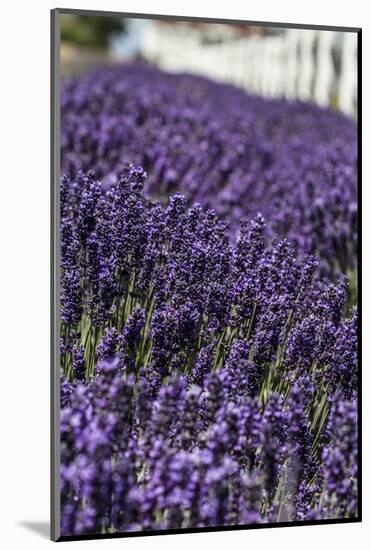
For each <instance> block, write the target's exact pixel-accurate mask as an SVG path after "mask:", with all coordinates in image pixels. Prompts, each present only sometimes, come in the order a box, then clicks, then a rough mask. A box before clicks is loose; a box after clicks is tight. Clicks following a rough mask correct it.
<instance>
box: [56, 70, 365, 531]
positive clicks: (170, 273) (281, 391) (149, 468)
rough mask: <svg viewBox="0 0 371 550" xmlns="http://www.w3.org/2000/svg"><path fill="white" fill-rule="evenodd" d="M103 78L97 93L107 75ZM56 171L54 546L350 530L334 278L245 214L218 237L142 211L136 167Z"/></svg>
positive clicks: (345, 353) (350, 432)
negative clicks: (178, 535)
mask: <svg viewBox="0 0 371 550" xmlns="http://www.w3.org/2000/svg"><path fill="white" fill-rule="evenodd" d="M129 72H130V71H129ZM130 74H131V73H130ZM138 74H143V73H142V72H140V71H139V72H138V70H137V69H135V70H134V69H133V72H132V74H131V76H130V78H133V79H134V78H137V76H138ZM156 75H157V72H155V73H154V80H155V81H156V79H157V78H158V81H159V83H158V86H159V90H162V89H163V88H164V90H165V91H166V90H167V89H168V87H167V86H168V84H167V82H168V79H170V77H166V78H164V83H162V80H161V78H160V76H158V77H156ZM101 78H102V81H101V80H100V79H99V78H98V79H97V81H96V86H97V90H98V89H99V85H100V86H101V87H102V88H101V89H102V90H103V91H104V89H105V88H104V86H105V82H106V81H105V79H107V82H112V72H111V71H107V72H104V73H102V74H101ZM174 78H175V77H174ZM177 78H178V77H177ZM179 78H180V77H179ZM187 78H188V77H187ZM187 78H185V80H184V81H183V86H185V87H186V89H187V86H186V85H187V82H188V80H187ZM82 82H85V81H84V80H83V81H82ZM118 82H120V81H118ZM118 82H117V83H118ZM175 82H182V79H181V78H180V80H177V79H175ZM192 82H193V81H192ZM99 83H100V84H99ZM117 83H116V84H117ZM202 83H203V81H201V80H200V86H201V90H202ZM91 84H92V85H93V84H94V83H91ZM106 85H108V84H106ZM113 85H114V86H115V81H114V82H113ZM208 85H209V84H208V83H206V84H205V86H208ZM81 86H82V84H81V83H80V84H79V85H76V84H70V91H71V90H74V94H75V96H73V101H74V102H79V105H80V108H81V109H84V108H86V109H87V110H88V111H89V110H91V111H92V113H98V118H97V120H100V119H99V116H100V115H99V113H101V107H102V103H103V104H104V105H105V109H108V108H109V100H108V99H107V98H104V99H103V96H104V93H103V92H102V96H99V97H101V99H102V100H101V101H98V100H97V101H96V102H95V101H91V98H90V103H89V105H85V104H84V94H83V93H82V89H81ZM192 89H193V88H192ZM119 90H120V87H118V88H116V92H115V93H113V95H112V98H111V101H112V104H111V108H112V111H113V113H115V114H114V116H119V115H118V113H117V110H116V108H117V102H118V96H117V95H116V94H118V93H119ZM145 90H146V87H144V90H143V97H142V95H141V93H139V97H141V98H142V99H141V101H144V99H143V98H145V97H147V98H148V101H149V102H151V101H152V102H153V101H154V100H155V98H156V95H155V96H154V98H152V99H151V100H150V99H149V96H148V95H146V94H147V93H148V92H146V91H145ZM228 90H229V88H226V89H225V92H223V93H226V94H227V91H228ZM165 91H164V93H165ZM96 93H98V92H96ZM125 93H126V87H125V84H122V89H121V92H120V94H121V95H120V97H121V98H122V102H123V103H125V101H126V100H127V101H128V98H126V95H125ZM168 93H170V90H169V91H168ZM193 93H195V92H194V91H193ZM159 94H160V92H159ZM236 94H237V92H236ZM72 95H73V94H72ZM186 95H187V94H185V92H184V96H186ZM237 96H238V94H237ZM93 97H94V95H93ZM180 97H182V95H181V96H180ZM192 97H193V96H192V94H191V98H192ZM125 98H126V99H125ZM183 99H184V101H186V98H185V97H184V98H183ZM64 101H65V102H66V101H67V100H66V99H65V100H64ZM71 101H72V100H71ZM136 101H137V100H136V98H135V96H134V97H133V98H132V102H133V103H132V107H131V109H129V111H130V112H132V113H138V110H137V109H138V106H137V104H136ZM157 101H158V110H159V114H158V117H159V118H161V112H162V110H161V109H162V107H161V106H162V102H161V101H160V100H159V99H158V98H157ZM190 101H191V99H190ZM254 101H255V100H254ZM256 102H257V104H259V101H258V100H256ZM106 103H107V104H106ZM170 104H171V103H168V105H170ZM152 108H153V105H152V106H151V109H152ZM295 108H299V106H296V107H295ZM300 108H302V109H303V112H304V115H305V113H306V109H305V108H304V107H300ZM64 109H67V111H68V105H66V104H64ZM174 110H175V112H176V110H177V109H176V108H174ZM190 110H191V112H192V101H191V107H190ZM170 111H172V109H171V108H170ZM71 112H72V111H71ZM141 112H142V111H141ZM304 115H303V116H304ZM70 116H71V117H72V114H70ZM123 116H124V115H123ZM138 116H139V115H138ZM173 116H175V114H174V115H173ZM328 116H330V115H328ZM142 117H143V120H144V121H145V120H146V111H145V109H144V110H143V112H142ZM88 118H89V117H88ZM305 118H306V116H304V119H305ZM89 120H90V119H89ZM102 120H103V119H102ZM190 120H192V117H191V116H190ZM82 121H83V118H82V119H81V124H82V127H83V122H82ZM89 124H90V122H89ZM99 124H101V122H99V123H98V126H99ZM143 124H144V122H143ZM171 124H172V123H170V122H167V123H166V125H169V127H171ZM190 124H191V122H190ZM342 124H344V125H345V126H346V127H347V123H345V121H342ZM263 126H264V124H263V123H262V128H261V129H260V130H261V132H263ZM227 128H228V125H226V131H227ZM147 129H148V128H147ZM200 131H201V130H200ZM317 131H318V129H316V130H315V133H316V132H317ZM100 132H101V128H99V131H98V135H101V133H100ZM145 132H146V130H144V134H145ZM277 132H278V134H279V133H280V130H279V129H278V130H277ZM65 135H66V134H65ZM190 135H192V132H190ZM107 136H108V137H107V139H108V141H109V140H110V139H111V137H112V136H111V134H110V131H109V130H108V129H107ZM110 136H111V137H110ZM80 137H81V136H80ZM85 137H86V139H87V140H89V139H91V135H90V133H89V131H87V134H86V136H85ZM79 139H80V138H79ZM159 139H160V138H159ZM129 141H130V140H129ZM80 143H82V142H80ZM134 143H135V140H134ZM134 143H132V146H133V147H134ZM258 143H260V142H259V141H258ZM86 147H87V150H88V149H89V147H90V145H89V147H88V145H86ZM259 147H260V145H259ZM89 150H90V149H89ZM115 151H118V148H116V149H115ZM80 152H81V151H80ZM106 153H107V151H103V152H102V153H101V155H102V158H103V157H106ZM251 154H252V156H254V154H253V153H251ZM301 154H302V153H301ZM88 156H89V155H88ZM88 156H87V160H86V162H88V160H89V162H90V161H91V160H92V159H91V157H89V159H88ZM81 158H83V156H82V157H81ZM96 158H97V157H96ZM65 162H66V163H67V162H68V161H67V157H66V158H65ZM93 164H94V163H93ZM114 165H116V161H115V162H113V165H112V169H113V167H114ZM104 169H106V168H104ZM72 172H73V171H72ZM72 172H71V173H70V176H63V177H62V179H61V183H60V186H61V256H62V257H61V268H62V273H61V317H62V324H61V368H62V378H61V532H62V535H82V534H89V533H92V534H98V533H113V532H128V531H143V530H155V529H156V530H158V529H159V530H162V529H179V528H200V527H212V526H226V525H246V524H256V523H267V522H269V523H271V522H277V521H281V522H282V521H294V520H308V519H334V518H344V517H349V518H354V517H357V499H358V496H357V489H358V484H357V333H358V330H357V329H358V318H357V310H356V308H353V309H352V310H351V311H350V312H349V311H348V309H349V308H348V303H347V293H348V288H347V280H346V279H345V278H344V277H338V278H337V279H336V280H335V281H334V280H329V279H326V278H325V277H319V273H318V261H317V260H316V259H315V257H313V256H312V255H307V256H305V257H298V255H297V254H296V247H295V245H294V244H292V243H291V242H290V241H289V240H286V239H285V238H284V239H281V240H278V239H274V240H273V241H272V239H271V233H270V229H269V228H267V223H266V221H265V219H264V217H263V215H262V214H260V213H258V214H256V215H255V216H254V217H252V218H251V219H250V220H245V221H242V222H241V224H240V226H239V228H238V229H236V231H235V232H234V233H235V234H236V237H235V238H234V237H232V236H231V235H232V234H234V233H231V228H230V224H229V223H228V221H227V220H226V219H225V218H224V217H223V216H222V217H220V216H219V215H218V214H217V213H216V212H215V210H213V209H211V208H209V207H208V206H205V205H202V204H201V203H197V202H195V203H193V205H191V206H189V204H188V201H189V197H186V196H185V195H183V194H180V193H175V194H173V195H172V196H170V198H169V200H168V201H167V203H166V204H163V202H158V201H156V200H155V199H154V198H153V193H152V191H151V192H148V189H147V182H148V186H149V188H151V186H152V185H153V181H154V180H153V179H152V180H151V178H150V177H149V178H148V179H146V172H145V171H144V169H143V168H141V167H138V166H133V165H129V166H126V167H125V168H124V169H123V170H122V171H121V173H120V174H119V175H118V177H117V178H114V181H113V183H112V185H109V186H106V185H105V184H104V183H102V184H101V183H100V182H99V180H98V178H97V176H96V174H95V173H94V172H93V171H91V170H90V171H88V172H87V173H84V172H77V173H76V174H75V175H73V174H72ZM150 197H152V198H150ZM239 215H240V217H241V216H242V213H240V214H239ZM231 223H232V224H233V223H234V222H233V221H232V222H231Z"/></svg>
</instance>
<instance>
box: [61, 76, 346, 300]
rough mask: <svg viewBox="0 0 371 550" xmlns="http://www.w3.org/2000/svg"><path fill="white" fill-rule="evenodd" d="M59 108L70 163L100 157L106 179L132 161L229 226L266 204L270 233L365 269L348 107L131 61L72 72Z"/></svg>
mask: <svg viewBox="0 0 371 550" xmlns="http://www.w3.org/2000/svg"><path fill="white" fill-rule="evenodd" d="M61 115H62V116H61V122H62V132H61V158H62V172H63V173H66V174H68V175H69V176H71V177H73V178H75V177H76V176H77V173H78V171H79V170H80V169H81V170H83V171H85V172H86V171H88V170H89V169H91V168H93V169H94V170H95V171H96V173H97V176H98V177H99V178H101V179H102V185H103V187H104V188H105V189H107V188H109V187H110V186H111V185H112V184H114V183H116V182H117V175H118V174H119V173H121V171H122V169H123V167H124V165H125V163H127V162H133V163H136V164H139V165H141V166H143V168H144V169H145V170H146V171H147V172H148V174H149V177H148V181H147V187H146V191H147V192H148V195H149V196H151V197H156V198H158V199H160V200H165V201H166V200H167V198H168V196H169V195H171V194H174V193H176V192H180V193H182V195H184V197H185V198H186V201H187V205H188V206H192V205H193V204H194V203H200V204H201V205H202V206H203V207H204V208H211V209H213V210H214V211H215V212H216V214H217V215H218V216H219V217H220V218H222V219H223V220H225V221H228V222H229V223H230V231H231V233H232V235H235V234H236V233H237V232H238V230H239V226H240V221H241V219H245V218H247V219H252V218H255V217H256V215H257V214H258V213H259V212H260V213H262V214H263V215H264V218H265V220H266V226H267V227H266V234H267V238H268V239H269V240H274V239H276V238H278V239H282V238H288V239H289V241H290V242H291V243H292V245H293V246H294V248H295V249H296V250H297V251H298V252H299V253H300V254H301V256H302V257H303V256H305V255H306V254H313V255H316V256H317V257H318V258H319V259H320V267H321V269H322V272H323V273H325V274H326V275H329V274H334V273H339V272H342V273H346V272H348V271H353V270H354V269H355V268H356V258H357V130H356V125H355V123H354V122H353V121H352V120H351V119H348V118H347V117H346V116H344V115H342V114H341V113H339V112H335V111H333V110H331V109H323V108H320V107H318V106H315V105H313V104H309V103H304V102H299V101H286V100H267V99H263V98H260V97H255V96H251V95H248V94H246V93H245V92H244V91H243V90H240V89H238V88H235V87H233V86H231V85H228V84H221V83H215V82H212V81H209V80H207V79H206V78H202V77H198V76H193V75H182V74H180V75H179V74H177V75H175V74H166V73H164V72H162V71H159V70H158V69H156V68H153V67H148V66H145V65H126V66H118V67H108V68H107V67H106V68H103V69H99V70H96V71H94V72H92V73H89V74H87V75H84V76H79V77H75V78H70V79H68V80H66V81H65V82H64V83H63V86H62V91H61ZM84 207H85V208H89V207H90V205H89V204H85V203H84ZM86 223H87V224H89V220H88V219H87V220H86ZM86 229H87V227H81V228H80V230H81V231H84V230H86ZM66 231H68V229H67V228H66ZM91 246H93V244H92V243H91ZM108 269H114V266H111V267H110V268H108ZM107 276H109V274H108V273H107ZM71 277H72V278H74V277H75V274H74V273H71ZM75 283H76V279H75ZM72 292H73V291H72ZM71 299H73V294H72V295H71Z"/></svg>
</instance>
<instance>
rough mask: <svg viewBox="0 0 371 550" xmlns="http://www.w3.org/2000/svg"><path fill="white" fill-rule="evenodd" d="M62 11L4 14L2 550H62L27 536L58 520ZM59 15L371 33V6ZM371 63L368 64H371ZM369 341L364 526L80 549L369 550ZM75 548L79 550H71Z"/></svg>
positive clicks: (95, 5)
mask: <svg viewBox="0 0 371 550" xmlns="http://www.w3.org/2000/svg"><path fill="white" fill-rule="evenodd" d="M55 5H56V2H55V1H49V0H45V1H42V0H39V1H38V2H29V1H26V0H18V2H10V1H7V2H4V3H3V4H2V6H1V17H2V29H1V33H0V40H1V44H0V52H1V56H2V61H1V67H2V75H1V76H2V82H1V101H0V109H1V112H0V120H1V126H0V132H1V153H2V156H1V164H0V177H1V199H0V238H1V248H0V250H1V258H0V260H1V270H0V277H1V284H0V292H1V296H0V307H1V315H0V322H1V327H0V328H1V330H0V334H1V336H2V338H1V346H0V353H1V364H0V369H1V375H0V407H1V410H0V421H1V431H0V435H1V439H0V444H1V453H0V460H1V465H0V466H1V467H0V475H1V485H0V506H1V510H0V520H1V544H2V547H3V548H5V549H6V550H13V549H19V548H27V549H30V550H33V549H38V550H39V549H40V548H45V547H46V546H47V545H49V546H51V545H52V544H53V543H51V542H49V541H48V540H47V539H46V538H43V537H41V536H40V535H39V534H37V533H35V532H34V531H32V530H30V529H28V528H26V527H24V525H23V524H24V523H25V522H41V523H45V522H47V521H48V518H49V501H48V499H49V9H50V8H53V7H55ZM57 5H58V6H59V7H63V6H64V7H69V8H71V7H78V8H84V9H88V8H90V9H102V8H104V9H106V10H109V9H111V10H122V9H125V10H127V11H133V12H145V11H147V12H149V13H150V12H153V11H156V12H157V13H173V14H174V13H175V14H183V15H194V16H199V17H200V16H210V15H212V16H215V17H225V18H226V17H230V18H240V19H251V20H256V21H262V20H263V21H264V20H265V21H289V22H297V23H317V24H329V25H330V24H332V25H334V24H336V25H353V26H360V25H361V26H364V27H365V28H367V27H370V24H371V20H370V15H369V12H368V10H367V2H364V0H353V1H352V2H351V3H349V2H339V1H338V2H324V0H310V1H309V2H297V1H295V0H291V1H289V0H280V1H279V2H275V1H273V0H272V1H266V0H259V2H249V3H246V2H238V1H237V0H229V1H228V2H219V3H217V2H213V1H211V0H205V1H204V2H200V1H199V0H188V1H187V2H184V1H180V0H167V1H165V0H156V2H154V1H153V0H152V1H150V0H146V1H145V0H126V1H125V2H122V1H121V0H105V1H104V2H103V0H79V1H78V2H73V1H72V0H68V1H64V0H58V3H57ZM363 51H364V59H365V62H364V71H363V79H364V105H363V112H364V119H365V120H367V121H370V120H371V112H370V102H369V101H368V98H370V97H371V87H370V70H369V64H370V63H369V59H368V52H370V51H371V40H370V35H369V32H367V31H366V32H365V33H364V46H363ZM366 63H367V65H366ZM370 132H371V125H370V123H368V124H367V125H365V128H364V140H363V148H364V151H365V155H364V157H365V159H364V182H365V184H364V193H363V204H364V238H363V242H364V264H363V265H364V275H365V280H368V281H369V280H370V278H371V266H370V255H369V253H368V254H367V253H366V252H367V250H366V249H367V248H368V249H369V248H370V247H369V242H370V239H371V208H370V204H371V187H370V186H369V185H368V182H369V181H370V179H371V173H370V162H369V157H370V155H369V151H370V149H371V141H370ZM366 182H367V183H366ZM370 290H371V288H370V285H365V287H364V289H363V292H364V306H363V312H364V313H363V315H364V320H363V325H364V327H366V330H365V334H366V336H367V332H368V331H369V327H370V326H371V299H370ZM370 354H371V349H370V338H365V341H364V361H363V363H364V382H363V383H364V388H365V392H364V393H365V395H366V396H367V399H365V403H364V414H363V423H364V432H365V435H364V451H365V453H364V465H365V468H364V515H365V523H364V524H363V525H360V524H353V525H332V526H318V527H299V528H290V529H269V530H264V531H261V530H258V531H239V532H234V533H213V534H207V535H205V534H196V535H176V536H175V537H171V536H167V537H151V538H145V539H144V538H138V539H125V540H121V539H116V540H112V541H104V542H103V541H91V542H77V543H70V544H72V546H71V548H92V547H94V548H103V545H104V547H105V548H107V547H108V546H109V547H110V548H126V549H128V550H131V549H136V550H142V549H151V550H157V549H158V550H159V549H161V550H166V549H169V550H172V549H173V548H174V545H175V546H176V548H177V549H179V550H183V549H184V550H185V549H187V548H189V547H190V546H191V547H192V548H193V549H194V550H197V549H203V548H206V547H207V546H208V547H210V548H215V549H216V550H218V549H219V548H220V549H223V548H226V547H227V548H234V549H236V550H238V549H246V548H248V547H249V548H259V550H265V549H269V550H279V549H281V548H282V549H283V550H291V549H293V550H294V549H295V550H297V549H298V548H300V550H306V549H310V550H313V549H317V548H318V549H327V548H330V549H336V550H349V549H352V548H357V549H364V548H366V547H369V543H368V544H367V545H366V537H368V538H370V535H371V532H370V497H371V491H370V489H371V487H370V471H371V468H370V466H369V463H371V460H370V459H371V456H370V433H371V429H370V419H371V410H370V408H371V400H370V399H369V398H368V394H369V388H370V387H371V375H370V373H371V369H370V365H369V362H370V361H369V357H370ZM366 434H367V437H366ZM68 548H70V546H68Z"/></svg>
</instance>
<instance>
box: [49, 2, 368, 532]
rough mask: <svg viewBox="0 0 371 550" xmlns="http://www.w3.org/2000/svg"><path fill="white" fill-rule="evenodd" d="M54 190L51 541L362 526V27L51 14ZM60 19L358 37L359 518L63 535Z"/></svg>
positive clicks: (107, 13)
mask: <svg viewBox="0 0 371 550" xmlns="http://www.w3.org/2000/svg"><path fill="white" fill-rule="evenodd" d="M50 15H51V40H50V46H51V54H50V62H51V86H50V89H51V99H50V105H51V110H50V113H51V120H50V132H51V192H50V200H51V204H50V223H51V240H50V254H51V279H50V296H51V299H50V302H51V318H50V327H51V335H50V336H51V346H50V357H51V423H50V428H51V429H50V442H51V448H50V457H51V469H50V474H51V493H50V495H51V500H50V509H51V514H50V518H51V521H50V537H51V540H53V541H55V542H62V541H74V540H94V539H112V538H128V537H142V536H154V535H169V534H172V535H174V534H185V533H209V532H218V531H241V530H250V529H266V528H276V527H292V526H293V527H299V526H307V525H329V524H330V525H333V524H343V523H360V522H362V333H361V327H362V28H360V27H341V26H328V25H311V24H308V25H304V24H297V23H270V22H267V21H249V20H242V19H218V18H209V17H187V16H183V15H158V14H148V13H125V12H113V11H112V12H110V11H99V10H79V9H68V8H55V9H53V10H51V12H50ZM61 15H97V16H102V17H104V16H119V17H125V18H132V19H157V20H165V21H180V22H202V23H220V24H223V23H224V24H230V25H233V24H237V25H240V24H241V23H243V24H246V25H251V26H255V27H270V28H285V29H309V30H323V31H339V32H352V33H356V34H357V130H358V132H357V141H358V142H357V145H358V182H357V183H358V185H357V191H358V197H357V200H358V238H359V240H358V250H357V257H358V273H357V284H358V296H359V298H358V310H359V318H358V365H359V370H358V393H357V401H358V487H357V489H358V491H357V495H358V503H357V505H358V515H357V517H356V518H340V519H322V520H311V521H309V520H303V521H289V522H276V523H263V524H251V525H249V524H248V525H229V526H218V527H199V528H184V529H162V530H147V531H135V532H126V533H125V532H123V533H107V534H94V535H93V534H87V535H80V536H77V535H76V536H75V535H70V536H61V535H60V480H59V467H60V441H59V410H60V388H59V382H60V372H59V366H58V365H59V356H60V347H59V323H60V316H59V298H60V296H59V283H60V269H59V265H60V264H59V228H60V223H59V222H60V214H59V205H60V198H59V176H60V74H59V52H60V16H61Z"/></svg>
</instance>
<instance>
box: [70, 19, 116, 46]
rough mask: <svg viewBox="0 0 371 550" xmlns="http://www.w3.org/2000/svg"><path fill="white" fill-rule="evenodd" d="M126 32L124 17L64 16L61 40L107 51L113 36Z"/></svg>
mask: <svg viewBox="0 0 371 550" xmlns="http://www.w3.org/2000/svg"><path fill="white" fill-rule="evenodd" d="M122 32H125V20H124V19H123V18H122V17H109V16H102V15H99V16H95V15H62V18H61V40H62V42H65V43H69V44H73V45H75V46H79V47H85V48H92V49H98V50H104V49H107V48H108V46H109V41H110V38H111V37H112V36H114V35H115V34H119V33H122Z"/></svg>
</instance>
